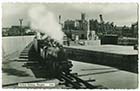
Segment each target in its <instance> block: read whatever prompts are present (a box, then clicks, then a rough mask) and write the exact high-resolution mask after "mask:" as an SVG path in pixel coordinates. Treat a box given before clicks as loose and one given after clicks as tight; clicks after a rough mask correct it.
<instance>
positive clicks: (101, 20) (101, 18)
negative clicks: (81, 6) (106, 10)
mask: <svg viewBox="0 0 140 91" xmlns="http://www.w3.org/2000/svg"><path fill="white" fill-rule="evenodd" d="M99 17H100V22H101V23H103V22H104V20H103V17H102V14H100V15H99Z"/></svg>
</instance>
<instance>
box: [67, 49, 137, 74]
mask: <svg viewBox="0 0 140 91" xmlns="http://www.w3.org/2000/svg"><path fill="white" fill-rule="evenodd" d="M65 49H66V53H67V55H68V57H69V59H72V60H77V61H82V62H87V63H94V64H101V65H107V66H111V67H116V68H119V69H122V70H126V71H130V72H134V73H137V72H138V61H137V60H138V55H136V54H134V55H130V54H129V55H127V54H126V55H124V54H114V53H106V52H100V51H93V50H84V49H79V48H71V47H65Z"/></svg>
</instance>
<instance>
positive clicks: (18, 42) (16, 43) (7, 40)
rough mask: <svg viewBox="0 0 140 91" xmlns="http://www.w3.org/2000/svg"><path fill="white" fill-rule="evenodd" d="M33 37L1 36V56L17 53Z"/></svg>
mask: <svg viewBox="0 0 140 91" xmlns="http://www.w3.org/2000/svg"><path fill="white" fill-rule="evenodd" d="M33 38H34V36H12V37H2V56H3V57H6V56H8V55H11V54H14V53H18V54H19V53H20V52H21V51H22V50H23V49H24V48H25V47H26V46H27V45H28V44H29V43H30V42H31V41H32V40H33Z"/></svg>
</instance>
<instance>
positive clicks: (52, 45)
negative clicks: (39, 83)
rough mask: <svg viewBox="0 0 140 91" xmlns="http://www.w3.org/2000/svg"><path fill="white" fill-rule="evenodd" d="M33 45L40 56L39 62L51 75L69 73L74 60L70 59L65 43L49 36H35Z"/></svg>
mask: <svg viewBox="0 0 140 91" xmlns="http://www.w3.org/2000/svg"><path fill="white" fill-rule="evenodd" d="M33 46H34V50H35V52H36V53H37V54H38V56H39V60H38V61H39V63H40V64H41V66H42V67H43V69H45V70H46V72H47V73H48V74H49V75H50V76H51V77H56V76H59V75H61V73H63V72H64V73H69V72H70V71H71V70H70V68H71V67H72V62H71V61H69V60H68V58H67V55H66V53H65V50H64V48H63V45H62V44H60V43H59V42H57V41H55V40H54V39H51V38H50V37H47V38H45V39H37V38H36V37H35V38H34V41H33Z"/></svg>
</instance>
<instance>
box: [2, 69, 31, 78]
mask: <svg viewBox="0 0 140 91" xmlns="http://www.w3.org/2000/svg"><path fill="white" fill-rule="evenodd" d="M2 71H3V73H7V75H15V76H19V77H25V76H28V77H29V76H30V75H29V74H27V73H26V71H21V70H17V69H14V68H2Z"/></svg>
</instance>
